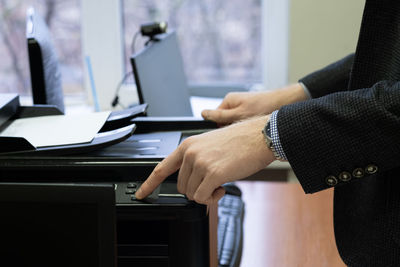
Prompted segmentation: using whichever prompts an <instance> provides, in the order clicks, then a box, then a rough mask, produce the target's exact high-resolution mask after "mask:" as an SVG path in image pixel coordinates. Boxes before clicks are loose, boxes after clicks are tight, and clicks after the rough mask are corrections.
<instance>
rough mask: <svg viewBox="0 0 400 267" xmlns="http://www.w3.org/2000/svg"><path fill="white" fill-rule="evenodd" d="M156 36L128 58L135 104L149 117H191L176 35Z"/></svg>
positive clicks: (173, 32) (171, 33)
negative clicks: (135, 94) (136, 99)
mask: <svg viewBox="0 0 400 267" xmlns="http://www.w3.org/2000/svg"><path fill="white" fill-rule="evenodd" d="M157 37H158V41H155V42H150V43H149V45H147V46H146V47H145V48H144V49H143V50H141V51H140V52H138V53H136V54H134V55H133V56H132V57H131V64H132V69H133V73H134V76H135V81H136V86H137V90H138V96H139V102H140V103H141V104H143V103H147V104H148V105H149V107H148V109H147V114H148V115H149V116H153V117H157V116H193V112H192V107H191V104H190V95H189V91H188V87H187V79H186V75H185V71H184V66H183V60H182V55H181V53H180V49H179V45H178V38H177V35H176V32H175V31H172V32H170V33H166V34H163V35H160V36H157Z"/></svg>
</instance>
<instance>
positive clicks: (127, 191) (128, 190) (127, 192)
mask: <svg viewBox="0 0 400 267" xmlns="http://www.w3.org/2000/svg"><path fill="white" fill-rule="evenodd" d="M135 193H136V189H126V191H125V194H129V195H132V194H135Z"/></svg>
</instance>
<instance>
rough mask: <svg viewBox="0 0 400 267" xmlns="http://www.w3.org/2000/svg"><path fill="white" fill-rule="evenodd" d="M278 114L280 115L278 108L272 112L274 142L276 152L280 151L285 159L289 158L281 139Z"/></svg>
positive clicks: (271, 125)
mask: <svg viewBox="0 0 400 267" xmlns="http://www.w3.org/2000/svg"><path fill="white" fill-rule="evenodd" d="M277 115H278V110H275V111H274V112H272V114H271V118H270V127H271V139H272V144H273V146H274V148H275V151H276V153H278V155H279V156H280V157H281V158H283V159H284V160H287V157H286V155H285V151H283V147H282V144H281V141H280V139H279V133H278V123H277V121H278V120H277Z"/></svg>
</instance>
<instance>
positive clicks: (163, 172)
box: [135, 147, 182, 199]
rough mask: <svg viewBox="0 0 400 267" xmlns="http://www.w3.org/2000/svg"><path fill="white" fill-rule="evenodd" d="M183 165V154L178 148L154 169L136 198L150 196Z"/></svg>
mask: <svg viewBox="0 0 400 267" xmlns="http://www.w3.org/2000/svg"><path fill="white" fill-rule="evenodd" d="M181 164H182V152H181V148H180V147H178V148H177V149H176V150H175V151H174V152H172V153H171V154H170V155H169V156H168V157H166V158H165V159H164V160H163V161H161V162H160V163H159V164H158V165H157V166H156V167H155V168H154V170H153V172H152V173H151V174H150V176H149V177H148V178H147V180H146V181H145V182H144V183H143V184H142V186H141V187H140V188H139V190H138V191H137V192H136V194H135V196H136V198H137V199H143V198H145V197H146V196H148V195H150V194H151V192H153V190H154V189H156V187H157V186H158V185H160V184H161V183H162V182H163V181H164V180H165V179H166V178H167V177H168V176H170V175H171V174H173V173H174V172H176V171H177V170H178V169H179V168H180V166H181Z"/></svg>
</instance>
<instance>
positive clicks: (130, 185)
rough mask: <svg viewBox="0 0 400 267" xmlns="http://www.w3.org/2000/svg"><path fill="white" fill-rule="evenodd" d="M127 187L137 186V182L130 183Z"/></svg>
mask: <svg viewBox="0 0 400 267" xmlns="http://www.w3.org/2000/svg"><path fill="white" fill-rule="evenodd" d="M126 187H128V188H137V184H136V183H128V185H127V186H126Z"/></svg>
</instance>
